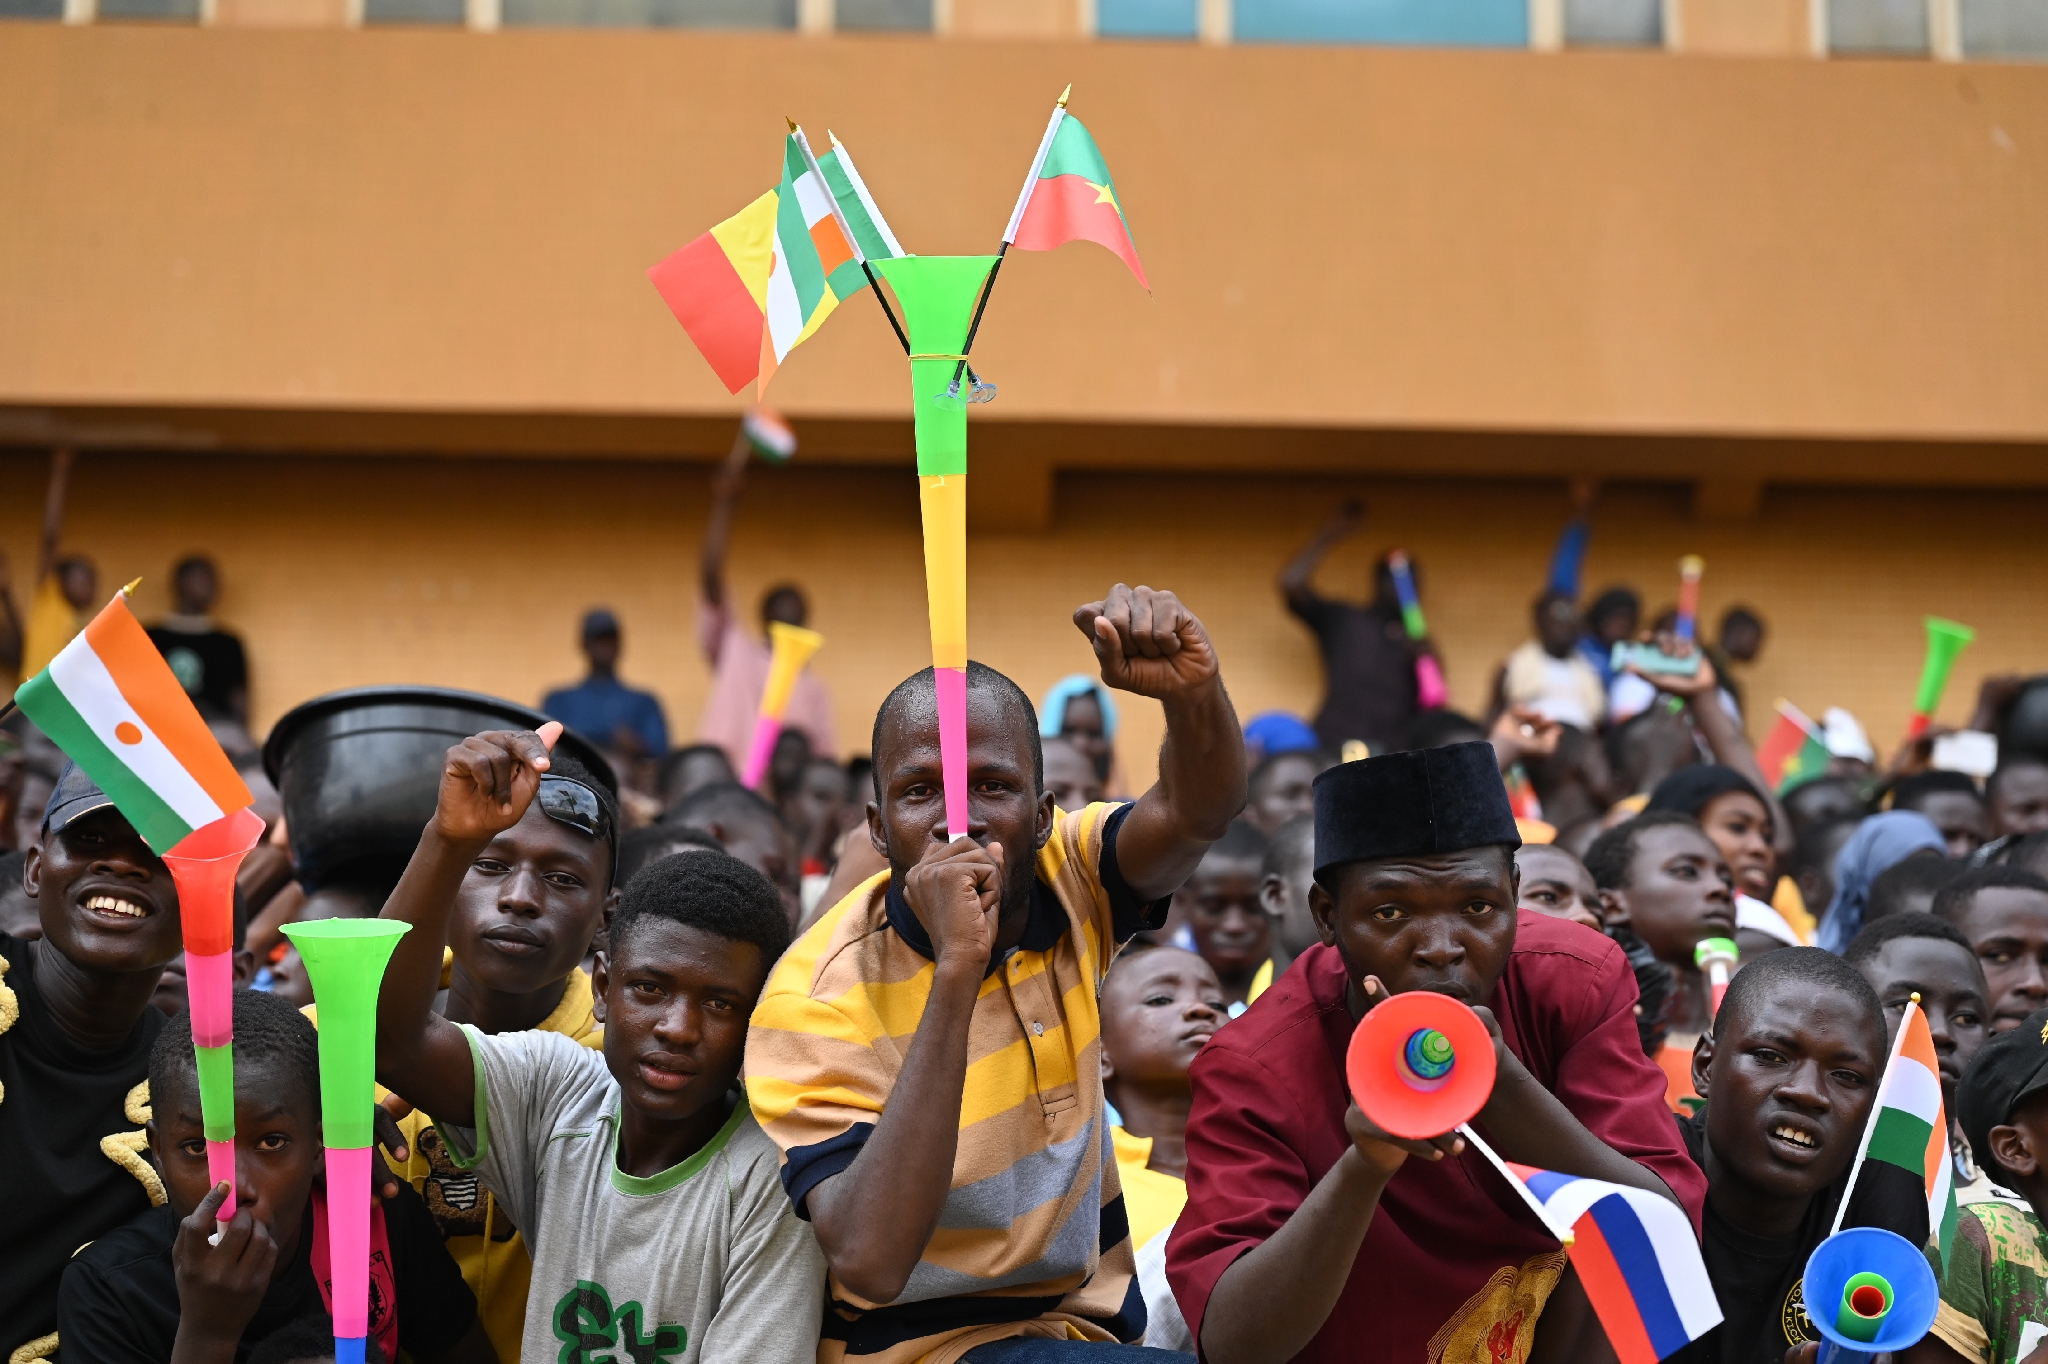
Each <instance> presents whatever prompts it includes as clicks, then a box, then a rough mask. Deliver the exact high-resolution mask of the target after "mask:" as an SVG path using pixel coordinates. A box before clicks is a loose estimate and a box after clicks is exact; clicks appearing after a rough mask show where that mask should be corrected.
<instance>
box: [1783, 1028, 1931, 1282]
mask: <svg viewBox="0 0 2048 1364" xmlns="http://www.w3.org/2000/svg"><path fill="white" fill-rule="evenodd" d="M1869 1160H1875V1161H1880V1162H1882V1163H1884V1164H1886V1165H1894V1166H1897V1167H1898V1168H1900V1169H1902V1170H1904V1171H1906V1172H1907V1173H1908V1174H1910V1175H1912V1176H1913V1177H1914V1178H1915V1179H1917V1180H1918V1181H1919V1182H1920V1187H1921V1190H1922V1193H1923V1194H1924V1196H1925V1198H1926V1200H1927V1231H1928V1240H1929V1241H1931V1242H1933V1243H1934V1244H1935V1245H1936V1246H1938V1247H1939V1248H1940V1250H1941V1263H1942V1268H1943V1270H1944V1271H1946V1270H1947V1268H1948V1260H1949V1255H1950V1254H1951V1253H1952V1252H1953V1251H1954V1250H1955V1245H1956V1223H1957V1221H1958V1219H1959V1217H1960V1214H1961V1207H1960V1205H1959V1204H1958V1203H1957V1202H1956V1191H1955V1163H1954V1162H1953V1161H1952V1160H1950V1159H1949V1146H1948V1111H1947V1108H1946V1106H1945V1105H1944V1104H1943V1103H1942V1099H1941V1061H1940V1058H1938V1057H1937V1056H1936V1055H1935V1052H1934V1032H1933V1029H1931V1028H1930V1027H1928V1025H1927V1014H1926V1013H1925V1012H1924V1011H1923V1010H1922V1009H1921V1008H1920V996H1919V995H1918V994H1915V995H1914V996H1913V997H1912V999H1911V1000H1910V1001H1908V1002H1907V1004H1906V1013H1905V1016H1904V1017H1903V1018H1901V1019H1900V1020H1899V1034H1898V1036H1897V1037H1896V1038H1894V1039H1893V1041H1892V1055H1891V1060H1890V1061H1889V1062H1888V1063H1886V1065H1885V1068H1884V1078H1883V1079H1882V1080H1880V1081H1879V1082H1878V1086H1877V1102H1876V1103H1875V1104H1873V1105H1872V1106H1871V1112H1870V1122H1869V1124H1868V1125H1867V1126H1865V1127H1864V1129H1863V1142H1862V1144H1861V1145H1860V1146H1858V1147H1857V1148H1856V1163H1855V1164H1854V1165H1852V1166H1850V1167H1849V1183H1848V1185H1847V1186H1846V1187H1844V1188H1843V1190H1842V1203H1841V1207H1840V1208H1838V1209H1837V1210H1836V1212H1835V1225H1834V1230H1836V1231H1840V1230H1841V1229H1842V1222H1843V1220H1844V1219H1845V1218H1846V1217H1847V1216H1848V1213H1849V1197H1850V1195H1851V1194H1853V1193H1855V1191H1856V1180H1857V1177H1858V1176H1860V1175H1861V1174H1862V1173H1863V1166H1864V1162H1865V1161H1869ZM1809 1301H1811V1299H1809ZM1815 1320H1816V1321H1818V1320H1819V1317H1818V1316H1816V1317H1815Z"/></svg>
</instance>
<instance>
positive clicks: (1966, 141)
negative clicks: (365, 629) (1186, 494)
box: [0, 25, 2048, 441]
mask: <svg viewBox="0 0 2048 1364" xmlns="http://www.w3.org/2000/svg"><path fill="white" fill-rule="evenodd" d="M1068 81H1072V82H1074V85H1075V91H1076V94H1075V103H1074V106H1073V107H1074V110H1075V112H1076V113H1077V114H1078V115H1079V116H1081V117H1082V118H1084V119H1085V120H1086V121H1087V122H1088V124H1089V125H1090V126H1091V127H1092V128H1093V129H1094V130H1095V132H1096V133H1097V134H1098V137H1099V139H1100V142H1101V144H1102V146H1103V148H1104V150H1105V152H1106V154H1107V155H1108V157H1109V160H1110V164H1111V166H1112V167H1113V168H1114V169H1115V170H1116V172H1117V175H1118V178H1119V185H1120V188H1121V191H1122V194H1123V198H1124V202H1125V204H1126V206H1127V207H1128V209H1129V211H1130V214H1131V218H1132V221H1133V222H1134V224H1135V225H1136V230H1137V234H1138V240H1139V242H1140V243H1141V245H1142V247H1143V250H1144V254H1145V258H1146V262H1147V267H1148V270H1149V272H1150V274H1151V277H1152V280H1153V283H1154V285H1155V288H1156V293H1155V294H1154V295H1153V296H1151V297H1149V298H1148V297H1147V296H1146V295H1145V294H1144V293H1143V292H1142V291H1141V290H1139V289H1138V288H1137V287H1136V286H1135V285H1134V284H1133V283H1132V282H1131V281H1130V279H1129V278H1128V277H1127V276H1126V275H1125V274H1124V273H1123V271H1122V268H1121V267H1120V266H1119V265H1118V264H1117V262H1116V261H1115V260H1114V259H1113V258H1112V257H1110V256H1109V255H1108V254H1107V253H1105V252H1102V251H1099V250H1095V249H1093V248H1089V247H1085V246H1076V247H1072V248H1070V249H1068V250H1067V251H1065V252H1062V253H1060V254H1058V255H1056V256H1026V257H1024V258H1021V259H1019V260H1017V261H1015V262H1014V263H1013V264H1012V265H1011V267H1010V268H1008V269H1006V271H1005V273H1004V279H1003V284H1002V287H1001V288H1000V289H999V290H998V292H997V295H996V298H995V300H994V302H993V304H992V306H991V308H990V310H989V317H988V325H987V329H986V332H985V334H984V339H983V341H982V343H981V345H980V347H978V353H979V354H981V356H982V358H983V359H984V361H985V364H986V367H987V369H988V370H989V371H990V372H991V374H993V375H994V376H995V377H997V378H998V379H999V380H1000V381H1001V382H1002V384H1003V393H1004V396H1003V399H1002V401H1001V403H1000V404H998V405H997V408H996V409H994V410H992V411H991V413H990V414H989V416H990V420H991V421H997V422H1002V421H1019V420H1061V421H1093V422H1110V423H1118V422H1157V423H1166V424H1168V425H1177V424H1192V425H1203V424H1226V425H1228V424H1253V425H1277V426H1310V427H1317V426H1321V427H1333V428H1356V427H1446V426H1448V427H1477V428H1488V429H1503V430H1566V431H1647V432H1709V433H1716V432H1718V433H1738V434H1810V435H1821V436H1829V437H1839V436H1852V435H1891V436H1901V437H1910V438H1930V439H1931V438H1945V437H1956V438H1970V439H1994V440H2008V439H2010V440H2023V441H2039V440H2041V439H2043V438H2044V437H2048V385H2044V384H2042V383H2041V382H2040V375H2041V374H2042V373H2043V372H2048V260H2044V253H2043V252H2042V249H2041V241H2042V235H2041V224H2042V223H2043V222H2044V221H2048V159H2044V154H2048V67H2044V66H2032V67H2027V66H2011V67H2005V66H1993V65H1982V66H1970V67H1954V66H1944V65H1939V64H1933V63H1926V62H1911V63H1907V62H1898V63H1887V62H1856V61H1838V62H1807V61H1785V60H1749V59H1738V58H1710V57H1701V58H1693V57H1672V56H1666V55H1663V54H1658V53H1647V54H1642V53H1638V54H1628V53H1590V52H1589V53H1566V54H1562V55H1534V54H1529V53H1518V52H1430V51H1396V50H1370V49H1311V48H1277V47H1229V48H1213V47H1205V46H1198V45H1193V44H1170V43H1116V42H1093V43H1087V42H1078V41H1045V42H1036V41H1024V40H1017V41H1002V42H993V41H991V42H981V41H973V40H960V41H952V42H942V41H935V40H933V39H929V38H922V37H867V36H845V37H838V38H822V39H813V38H804V37H799V36H795V35H725V34H712V33H679V32H618V31H610V32H602V31H576V32H562V31H534V30H527V31H520V32H500V33H496V34H471V33H464V32H459V31H396V30H374V31H373V30H359V31H346V30H322V31H304V32H294V31H281V30H270V31H265V30H257V29H215V30H197V29H162V28H146V27H132V26H131V27H118V26H99V27H88V28H76V29H74V28H65V27H63V26H57V25H9V26H4V27H0V89H5V90H6V91H7V92H8V97H7V99H6V100H5V101H0V184H5V185H6V186H7V187H8V190H7V194H6V196H5V199H4V202H0V298H4V299H6V301H7V302H6V308H7V318H6V325H5V326H0V405H10V404H11V405H33V404H46V403H103V404H130V403H161V404H207V405H219V406H229V407H255V408H270V407H284V408H291V407H298V406H307V405H311V406H320V407H331V408H339V409H346V410H358V409H360V410H375V411H390V410H396V411H447V412H479V411H481V412H493V413H497V412H522V411H544V412H572V413H574V412H605V413H628V414H636V413H644V414H692V413H707V412H718V411H727V410H730V409H731V408H732V407H733V405H734V404H733V401H732V400H731V399H730V398H728V397H727V396H726V395H725V394H724V392H723V391H722V389H721V388H720V387H719V386H718V384H717V383H716V382H715V381H714V380H713V378H712V376H711V374H710V372H709V371H708V369H707V368H706V367H705V366H704V365H703V364H702V363H701V362H700V361H699V360H698V359H697V357H696V356H695V355H694V353H693V352H692V351H691V350H690V349H689V347H688V346H687V344H686V342H685V341H684V338H683V337H682V336H681V335H680V334H679V333H678V330H677V328H676V327H675V324H674V323H673V322H672V321H671V320H670V319H669V317H668V316H667V314H666V313H665V311H664V310H663V309H662V307H661V305H660V304H659V302H658V301H657V300H656V298H655V296H654V294H653V292H652V290H651V289H650V288H649V287H648V285H647V283H646V281H645V279H644V278H643V277H642V271H643V270H644V269H645V267H646V266H647V265H648V264H649V263H651V262H653V261H655V260H657V259H659V258H660V257H662V256H663V255H664V254H666V253H667V252H668V251H670V250H672V249H674V248H675V247H676V246H677V245H679V244H680V243H682V242H683V241H685V240H687V239H688V238H689V237H690V236H692V235H694V234H695V233H696V232H698V231H700V230H702V229H703V228H704V227H706V226H707V225H709V224H710V223H712V222H713V221H716V220H717V219H718V218H720V217H722V216H723V215H725V214H727V213H729V212H731V211H733V210H734V209H736V208H737V207H739V206H740V205H741V204H743V203H745V202H746V201H747V200H748V199H750V198H751V197H753V196H754V195H756V194H758V193H759V192H760V191H761V190H762V189H763V188H764V187H765V186H766V184H767V183H768V181H769V177H770V176H771V175H772V174H773V173H774V170H775V166H776V154H777V149H776V139H777V137H778V136H779V133H780V128H781V119H782V116H783V115H784V114H785V113H787V114H790V115H795V116H798V117H800V118H802V119H803V120H804V121H806V122H807V124H808V125H809V126H810V127H811V129H812V130H813V132H815V133H818V134H821V135H822V133H823V131H824V130H825V129H826V128H828V127H829V128H833V129H836V130H837V131H838V132H839V133H840V134H841V135H842V136H844V137H845V138H846V139H847V140H848V141H849V143H850V144H851V145H852V146H853V148H854V149H855V151H856V152H857V154H858V156H859V158H860V164H861V166H862V168H863V170H864V172H865V173H866V176H867V179H868V180H869V182H870V184H871V185H873V187H874V189H875V191H876V193H877V195H878V196H879V197H880V198H881V200H882V202H883V203H884V204H885V205H886V206H887V207H888V209H889V212H890V213H891V215H892V216H893V218H894V220H895V225H896V227H897V229H898V231H899V233H900V235H901V236H902V237H903V239H904V240H905V241H906V242H907V243H909V244H910V245H911V246H912V247H913V248H914V249H917V250H921V251H927V252H942V251H969V250H985V249H988V248H989V247H991V246H992V245H993V244H994V241H995V238H996V236H997V235H998V231H999V226H1000V224H1001V223H1002V222H1003V221H1004V218H1005V217H1006V215H1007V212H1008V210H1009V207H1010V204H1011V200H1012V198H1013V196H1014V194H1015V192H1016V186H1017V183H1018V179H1019V173H1020V170H1021V169H1022V167H1023V166H1024V165H1025V164H1026V162H1027V160H1028V157H1029V155H1030V151H1031V148H1032V145H1033V143H1034V141H1035V139H1036V137H1037V134H1038V131H1039V129H1040V128H1041V127H1042V126H1043V120H1044V117H1045V113H1046V111H1047V108H1048V106H1049V104H1050V101H1051V99H1052V97H1053V96H1054V95H1055V94H1056V93H1057V92H1058V91H1059V89H1060V88H1061V86H1062V85H1064V84H1065V83H1066V82H1068ZM847 312H848V316H846V317H844V318H840V319H835V320H834V322H833V323H832V324H831V325H830V326H828V327H827V328H826V330H825V332H824V333H823V334H822V335H821V336H820V337H819V338H818V339H817V340H816V341H814V342H813V343H811V344H810V345H809V346H808V347H807V348H806V350H805V351H804V352H800V353H799V355H798V356H797V357H796V359H795V361H794V362H793V363H792V364H791V365H790V366H789V367H788V369H787V370H786V371H785V377H784V378H783V379H781V380H780V381H778V384H777V394H776V396H777V397H778V398H779V399H780V400H781V401H782V402H783V403H785V404H786V405H787V406H788V407H789V408H790V409H791V410H793V411H795V412H797V413H799V414H809V415H834V416H844V417H890V418H894V417H897V416H899V415H900V413H901V410H902V402H903V396H904V395H903V393H902V383H903V375H902V372H901V360H900V357H899V356H897V355H896V354H894V353H893V347H892V344H891V341H890V339H889V336H888V333H887V330H886V328H885V327H884V325H883V324H882V322H881V320H880V319H879V318H878V317H877V316H876V314H875V310H874V309H872V308H869V307H864V306H852V307H849V308H848V310H847Z"/></svg>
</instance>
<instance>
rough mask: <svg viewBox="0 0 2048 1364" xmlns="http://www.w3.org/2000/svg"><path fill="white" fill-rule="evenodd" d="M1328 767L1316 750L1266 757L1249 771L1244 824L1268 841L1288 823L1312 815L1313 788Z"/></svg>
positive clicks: (1325, 759) (1328, 764)
mask: <svg viewBox="0 0 2048 1364" xmlns="http://www.w3.org/2000/svg"><path fill="white" fill-rule="evenodd" d="M1331 766H1334V764H1332V763H1331V762H1330V761H1329V759H1327V758H1326V757H1324V756H1323V754H1322V753H1321V752H1319V751H1317V750H1315V749H1290V750H1289V751H1288V752H1285V753H1274V754H1269V755H1268V756H1267V757H1265V758H1263V759H1262V760H1260V762H1259V764H1258V766H1256V767H1254V768H1253V769H1252V775H1251V780H1250V782H1249V783H1248V784H1247V789H1248V792H1249V797H1250V798H1249V800H1248V801H1247V802H1246V804H1245V807H1244V817H1245V822H1246V823H1248V824H1250V825H1251V826H1252V827H1253V828H1255V829H1257V830H1258V831H1259V832H1260V833H1262V834H1264V835H1266V837H1268V838H1271V837H1272V836H1273V831H1274V830H1275V829H1278V828H1279V827H1280V826H1281V825H1282V824H1285V823H1286V822H1287V821H1288V820H1290V819H1299V818H1300V817H1301V816H1303V815H1307V814H1313V813H1315V808H1316V807H1315V798H1314V796H1313V795H1312V794H1311V791H1312V788H1313V787H1314V785H1315V780H1316V778H1317V777H1318V776H1319V775H1321V774H1322V772H1323V771H1324V770H1325V769H1326V768H1329V767H1331Z"/></svg>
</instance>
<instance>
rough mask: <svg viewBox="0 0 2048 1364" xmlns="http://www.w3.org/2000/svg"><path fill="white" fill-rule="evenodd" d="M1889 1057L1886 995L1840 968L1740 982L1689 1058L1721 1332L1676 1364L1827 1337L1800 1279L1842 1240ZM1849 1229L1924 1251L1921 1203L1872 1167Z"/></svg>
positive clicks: (1692, 1125) (1763, 968) (1751, 1359)
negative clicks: (1698, 1107) (1845, 1204)
mask: <svg viewBox="0 0 2048 1364" xmlns="http://www.w3.org/2000/svg"><path fill="white" fill-rule="evenodd" d="M1887 1055H1888V1052H1887V1049H1886V1045H1885V1023H1884V1012H1883V1009H1882V1007H1881V1006H1880V1004H1879V1002H1878V999H1877V996H1876V994H1875V993H1873V992H1872V990H1871V988H1870V983H1869V982H1868V981H1866V980H1865V979H1864V978H1863V977H1862V976H1861V975H1860V974H1858V973H1857V971H1856V969H1855V968H1854V967H1852V966H1850V965H1848V964H1847V963H1846V962H1844V961H1843V960H1842V959H1841V958H1839V957H1837V956H1834V955H1833V954H1831V953H1828V952H1823V951H1821V950H1820V949H1818V948H1813V947H1793V948H1787V949H1785V950H1784V951H1781V952H1773V953H1771V954H1770V955H1768V956H1765V957H1761V958H1759V959H1758V960H1757V961H1756V962H1755V963H1754V964H1752V965H1748V966H1745V967H1743V968H1742V970H1741V971H1739V972H1737V973H1736V976H1735V979H1734V980H1733V981H1732V982H1730V983H1729V986H1728V994H1727V996H1726V997H1725V998H1724V999H1723V1000H1722V1002H1721V1012H1720V1015H1719V1016H1718V1017H1717V1018H1716V1019H1715V1020H1714V1030H1713V1033H1712V1034H1711V1035H1708V1036H1704V1037H1702V1038H1700V1042H1699V1049H1698V1051H1697V1052H1696V1053H1695V1054H1694V1058H1693V1083H1694V1085H1695V1086H1697V1088H1698V1089H1699V1092H1700V1093H1701V1094H1703V1095H1705V1096H1706V1101H1707V1102H1706V1107H1705V1109H1704V1110H1703V1111H1701V1112H1700V1113H1698V1114H1695V1115H1694V1116H1693V1117H1691V1118H1690V1119H1688V1120H1686V1121H1684V1122H1681V1123H1680V1124H1679V1130H1680V1131H1681V1132H1682V1133H1683V1134H1684V1137H1685V1144H1686V1149H1687V1150H1688V1151H1689V1152H1691V1154H1692V1157H1693V1159H1694V1160H1695V1161H1697V1162H1698V1163H1699V1168H1700V1170H1701V1172H1702V1173H1703V1174H1704V1175H1705V1177H1706V1179H1707V1207H1706V1219H1705V1224H1704V1226H1703V1227H1702V1231H1703V1233H1704V1235H1703V1236H1702V1238H1701V1252H1702V1256H1703V1258H1704V1259H1705V1261H1706V1266H1707V1277H1708V1279H1709V1280H1711V1281H1712V1283H1713V1285H1714V1296H1715V1298H1716V1299H1718V1300H1719V1302H1720V1304H1721V1317H1722V1324H1721V1325H1720V1326H1718V1327H1716V1328H1715V1329H1714V1330H1713V1331H1710V1332H1709V1333H1708V1334H1707V1335H1705V1336H1704V1337H1702V1338H1701V1339H1699V1340H1697V1341H1694V1342H1693V1343H1692V1344H1691V1345H1689V1346H1687V1347H1686V1348H1685V1349H1683V1350H1681V1351H1679V1352H1678V1353H1676V1354H1674V1355H1672V1356H1671V1357H1670V1360H1669V1361H1668V1364H1709V1362H1710V1361H1722V1360H1739V1361H1745V1362H1746V1364H1764V1362H1765V1361H1770V1364H1778V1361H1781V1360H1785V1359H1789V1358H1794V1357H1795V1356H1792V1355H1788V1354H1787V1350H1788V1349H1792V1348H1796V1347H1800V1346H1803V1345H1804V1344H1806V1343H1807V1342H1809V1341H1813V1340H1817V1339H1818V1338H1819V1336H1818V1333H1817V1332H1815V1331H1814V1330H1813V1329H1812V1325H1811V1323H1810V1322H1809V1320H1808V1319H1807V1316H1806V1313H1805V1312H1804V1311H1803V1310H1802V1299H1801V1294H1800V1279H1801V1276H1802V1275H1803V1274H1804V1273H1805V1271H1806V1261H1807V1257H1808V1256H1809V1255H1811V1254H1812V1253H1813V1249H1814V1247H1815V1246H1818V1245H1819V1244H1820V1243H1821V1242H1822V1241H1823V1240H1825V1239H1826V1238H1827V1236H1828V1235H1829V1233H1830V1232H1832V1231H1833V1230H1834V1222H1835V1213H1836V1210H1837V1209H1838V1208H1840V1207H1841V1203H1842V1197H1843V1195H1844V1194H1845V1193H1847V1192H1848V1184H1849V1179H1850V1172H1851V1169H1852V1167H1853V1166H1854V1164H1855V1157H1856V1151H1857V1147H1858V1145H1859V1143H1860V1141H1861V1138H1862V1135H1863V1127H1864V1124H1865V1122H1866V1121H1867V1120H1868V1118H1869V1116H1870V1108H1871V1104H1872V1102H1873V1101H1874V1100H1875V1098H1876V1095H1877V1080H1878V1076H1879V1075H1880V1074H1881V1073H1882V1072H1883V1070H1884V1064H1885V1058H1886V1056H1887ZM1843 1221H1844V1223H1845V1225H1848V1226H1852V1227H1864V1226H1875V1227H1882V1228H1884V1229H1885V1230H1887V1231H1892V1232H1896V1233H1898V1234H1899V1235H1902V1236H1904V1237H1906V1239H1908V1240H1909V1241H1911V1242H1912V1243H1913V1244H1914V1245H1921V1244H1923V1243H1925V1241H1926V1239H1927V1231H1928V1228H1927V1203H1926V1194H1925V1191H1924V1190H1923V1189H1922V1187H1921V1185H1920V1182H1919V1180H1918V1179H1917V1178H1914V1177H1912V1176H1909V1175H1907V1174H1906V1172H1905V1171H1904V1170H1901V1169H1899V1168H1898V1167H1896V1166H1886V1165H1883V1164H1881V1163H1880V1162H1876V1161H1870V1162H1866V1163H1864V1165H1863V1167H1862V1170H1861V1172H1860V1173H1859V1174H1858V1176H1857V1178H1856V1189H1855V1193H1854V1194H1853V1195H1852V1196H1851V1197H1850V1201H1849V1209H1848V1213H1847V1216H1846V1217H1845V1218H1844V1219H1843ZM1797 1357H1798V1358H1802V1359H1811V1356H1810V1355H1801V1356H1797Z"/></svg>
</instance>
